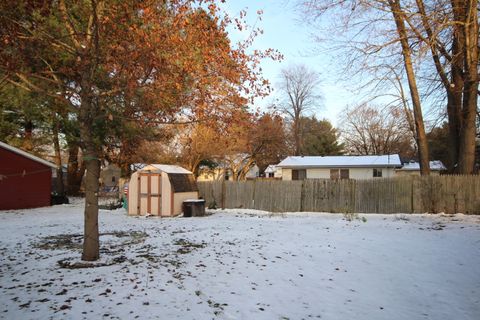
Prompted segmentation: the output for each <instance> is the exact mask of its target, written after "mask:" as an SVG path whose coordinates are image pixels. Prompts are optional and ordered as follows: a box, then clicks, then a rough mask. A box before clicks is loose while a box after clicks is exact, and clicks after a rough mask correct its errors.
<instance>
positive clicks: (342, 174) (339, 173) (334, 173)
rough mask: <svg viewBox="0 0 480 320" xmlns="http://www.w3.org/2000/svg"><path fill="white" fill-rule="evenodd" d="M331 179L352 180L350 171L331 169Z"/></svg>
mask: <svg viewBox="0 0 480 320" xmlns="http://www.w3.org/2000/svg"><path fill="white" fill-rule="evenodd" d="M330 179H332V180H338V179H350V170H349V169H330Z"/></svg>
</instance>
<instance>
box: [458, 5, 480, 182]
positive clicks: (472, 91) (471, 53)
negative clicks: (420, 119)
mask: <svg viewBox="0 0 480 320" xmlns="http://www.w3.org/2000/svg"><path fill="white" fill-rule="evenodd" d="M452 2H453V4H454V5H455V7H454V12H458V13H457V14H456V15H455V20H456V21H457V24H460V29H461V30H458V32H459V35H460V37H461V38H463V39H464V44H463V48H459V49H460V50H461V52H462V53H463V81H464V86H463V103H462V115H461V116H462V126H461V131H460V146H459V157H458V167H459V171H460V173H462V174H472V173H473V171H474V166H475V147H476V141H475V134H476V120H477V113H476V112H477V101H478V95H477V92H478V85H479V79H478V78H479V75H478V63H479V60H478V59H479V54H478V32H479V29H478V17H477V16H478V14H477V12H478V9H477V8H478V1H477V0H470V1H461V2H460V1H458V0H453V1H452ZM457 18H458V19H461V20H457ZM458 21H459V22H460V23H458Z"/></svg>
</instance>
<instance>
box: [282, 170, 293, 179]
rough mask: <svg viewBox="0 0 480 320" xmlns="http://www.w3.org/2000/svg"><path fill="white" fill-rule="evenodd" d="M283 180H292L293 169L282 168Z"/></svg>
mask: <svg viewBox="0 0 480 320" xmlns="http://www.w3.org/2000/svg"><path fill="white" fill-rule="evenodd" d="M282 180H286V181H290V180H292V169H283V168H282Z"/></svg>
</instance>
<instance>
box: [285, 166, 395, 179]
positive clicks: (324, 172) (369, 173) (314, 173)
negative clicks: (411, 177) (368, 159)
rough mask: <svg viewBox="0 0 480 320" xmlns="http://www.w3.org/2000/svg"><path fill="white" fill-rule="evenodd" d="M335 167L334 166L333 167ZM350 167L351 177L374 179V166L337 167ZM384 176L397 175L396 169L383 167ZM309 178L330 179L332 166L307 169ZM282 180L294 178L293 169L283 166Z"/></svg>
mask: <svg viewBox="0 0 480 320" xmlns="http://www.w3.org/2000/svg"><path fill="white" fill-rule="evenodd" d="M332 169H333V168H332ZM335 169H349V177H350V179H355V180H364V179H373V168H335ZM381 169H382V177H383V178H391V177H394V176H395V169H393V168H381ZM307 179H330V168H311V169H307ZM282 180H286V181H290V180H292V169H286V168H282Z"/></svg>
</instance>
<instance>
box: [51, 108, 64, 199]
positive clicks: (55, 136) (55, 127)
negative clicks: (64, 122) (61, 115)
mask: <svg viewBox="0 0 480 320" xmlns="http://www.w3.org/2000/svg"><path fill="white" fill-rule="evenodd" d="M53 121H54V123H53V127H52V131H53V147H54V149H55V164H56V165H57V179H56V189H57V190H56V191H57V193H58V194H61V195H64V194H65V186H64V184H63V168H62V153H61V151H60V141H59V139H58V132H59V122H58V119H57V118H56V116H54V120H53Z"/></svg>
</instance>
